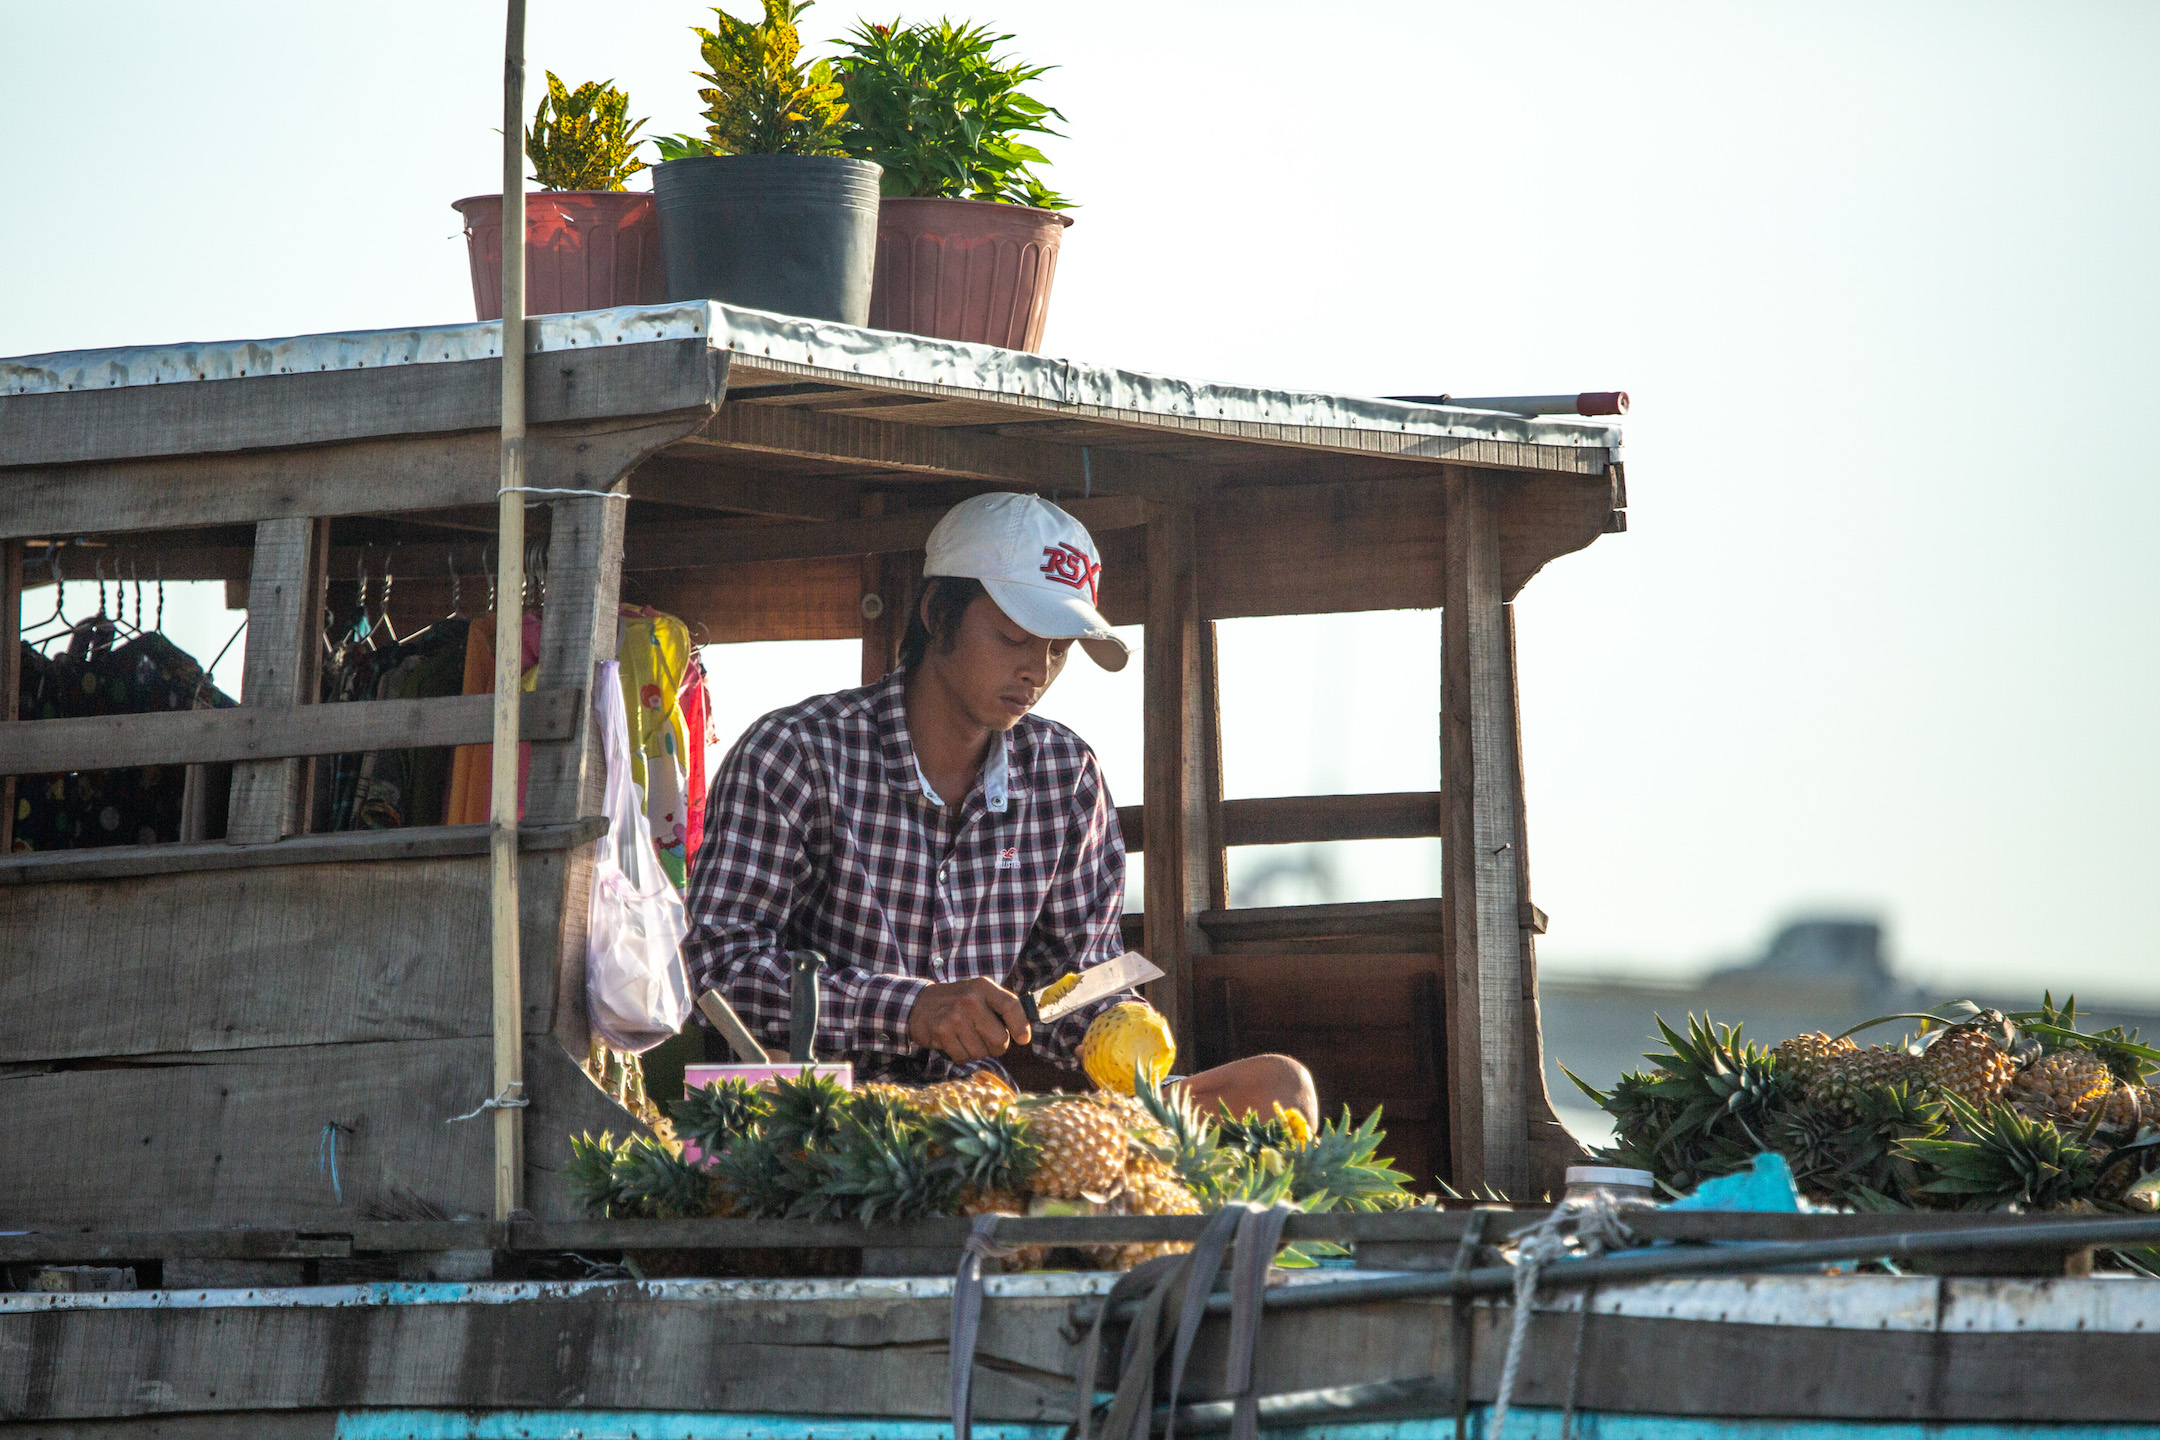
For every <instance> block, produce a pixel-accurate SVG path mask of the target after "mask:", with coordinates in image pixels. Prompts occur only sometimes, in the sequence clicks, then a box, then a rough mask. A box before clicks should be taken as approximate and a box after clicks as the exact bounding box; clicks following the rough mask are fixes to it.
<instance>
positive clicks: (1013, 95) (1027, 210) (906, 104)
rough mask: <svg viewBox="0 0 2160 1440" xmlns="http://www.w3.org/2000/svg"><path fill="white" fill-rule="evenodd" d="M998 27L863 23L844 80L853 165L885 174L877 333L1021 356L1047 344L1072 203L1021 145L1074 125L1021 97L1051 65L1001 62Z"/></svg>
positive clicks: (849, 46) (850, 40)
mask: <svg viewBox="0 0 2160 1440" xmlns="http://www.w3.org/2000/svg"><path fill="white" fill-rule="evenodd" d="M1010 39H1012V37H1011V36H1010V35H993V34H991V33H990V30H989V28H988V27H987V26H982V25H966V24H960V25H956V24H954V23H952V22H951V21H949V20H940V21H938V22H937V23H936V24H934V25H933V24H920V25H908V26H903V25H901V24H900V23H899V22H898V21H895V22H894V23H892V24H890V25H868V24H865V25H861V26H858V27H857V29H856V31H855V33H853V34H852V35H849V36H848V37H847V38H846V39H845V40H843V41H842V42H841V43H842V44H843V45H844V46H846V52H845V53H844V54H843V55H842V56H841V58H840V61H839V65H838V71H839V75H840V84H841V87H842V91H843V94H844V97H845V98H846V100H847V116H846V119H845V121H844V127H845V143H846V145H847V149H848V153H849V154H850V155H860V156H863V157H864V158H865V159H869V160H875V161H876V162H877V163H878V164H879V165H880V166H881V167H883V169H884V172H885V174H884V181H883V190H884V200H883V203H882V204H881V205H880V207H879V211H878V246H877V275H876V279H875V283H874V284H873V286H872V288H871V294H870V323H871V324H872V325H874V326H876V327H877V328H879V329H881V330H905V331H910V332H913V333H914V334H918V335H936V336H939V337H941V338H943V339H947V340H972V341H975V342H977V343H979V344H987V345H1003V346H1005V347H1007V348H1009V349H1015V350H1036V349H1040V348H1041V346H1042V333H1043V321H1044V320H1045V318H1046V317H1047V316H1048V314H1049V307H1050V284H1051V281H1052V279H1053V278H1054V277H1055V275H1056V273H1057V257H1058V245H1059V241H1060V239H1061V238H1062V236H1063V234H1064V231H1065V227H1067V226H1068V225H1070V224H1072V220H1071V219H1070V217H1068V216H1065V215H1061V214H1059V213H1058V212H1059V211H1061V210H1064V209H1066V208H1067V207H1068V205H1069V204H1070V203H1071V202H1069V201H1067V200H1066V199H1065V197H1063V196H1062V195H1059V194H1058V193H1057V192H1056V191H1054V190H1051V189H1050V188H1049V187H1048V186H1046V185H1044V184H1043V183H1042V181H1041V180H1040V179H1038V178H1037V177H1036V176H1035V174H1034V172H1033V171H1032V170H1030V169H1029V167H1030V166H1032V165H1043V164H1047V163H1048V161H1047V160H1046V159H1045V158H1044V156H1043V153H1042V152H1041V151H1040V150H1037V149H1036V148H1035V147H1034V146H1033V145H1032V144H1029V143H1028V142H1027V140H1026V139H1025V138H1024V137H1026V136H1031V135H1053V136H1054V135H1056V134H1057V133H1058V132H1057V131H1055V130H1053V129H1051V128H1050V121H1051V120H1052V119H1053V118H1055V119H1058V120H1063V119H1064V118H1065V117H1064V116H1062V115H1060V114H1058V112H1057V111H1055V110H1053V109H1051V108H1050V107H1049V106H1048V105H1045V104H1043V103H1042V102H1041V101H1039V100H1037V99H1035V98H1033V97H1032V96H1030V95H1027V94H1025V93H1023V91H1022V89H1021V87H1022V86H1024V85H1027V84H1029V83H1030V82H1032V81H1034V80H1035V79H1036V78H1038V77H1039V76H1041V75H1042V74H1043V73H1044V72H1045V71H1046V70H1047V69H1048V68H1049V67H1047V66H1028V65H1022V64H1020V63H1019V62H1017V61H1014V60H1011V59H1008V58H1004V57H1000V56H997V55H995V54H993V53H992V52H993V51H994V50H995V49H996V47H998V46H999V45H1002V44H1004V43H1005V42H1006V41H1008V40H1010Z"/></svg>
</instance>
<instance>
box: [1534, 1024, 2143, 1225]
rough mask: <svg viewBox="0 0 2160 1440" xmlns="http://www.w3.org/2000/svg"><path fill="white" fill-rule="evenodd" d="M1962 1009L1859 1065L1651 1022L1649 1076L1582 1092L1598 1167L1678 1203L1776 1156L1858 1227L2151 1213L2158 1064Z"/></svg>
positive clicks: (2067, 1030)
mask: <svg viewBox="0 0 2160 1440" xmlns="http://www.w3.org/2000/svg"><path fill="white" fill-rule="evenodd" d="M1959 1008H1960V1010H1961V1011H1963V1012H1965V1013H1967V1014H1968V1016H1969V1018H1966V1019H1964V1020H1961V1021H1957V1022H1956V1023H1952V1022H1951V1021H1950V1020H1948V1019H1945V1018H1941V1017H1937V1016H1933V1015H1925V1016H1918V1015H1912V1016H1905V1015H1901V1016H1888V1017H1885V1019H1886V1020H1911V1019H1917V1020H1921V1021H1922V1022H1923V1024H1922V1026H1921V1029H1920V1033H1919V1035H1918V1037H1917V1038H1914V1037H1907V1040H1906V1042H1905V1043H1903V1044H1898V1045H1878V1046H1873V1047H1867V1048H1863V1047H1861V1046H1860V1045H1859V1044H1857V1043H1856V1042H1855V1041H1853V1040H1852V1039H1850V1038H1849V1036H1842V1035H1841V1036H1838V1037H1836V1038H1832V1037H1831V1036H1829V1035H1826V1034H1821V1033H1815V1034H1807V1035H1796V1036H1794V1037H1793V1038H1792V1039H1790V1040H1787V1041H1785V1042H1784V1043H1782V1044H1780V1045H1778V1046H1776V1047H1775V1048H1773V1049H1767V1050H1766V1049H1763V1048H1762V1047H1760V1046H1757V1045H1754V1044H1751V1043H1747V1042H1744V1041H1743V1040H1742V1039H1741V1038H1740V1028H1739V1027H1738V1026H1716V1025H1712V1024H1711V1023H1710V1022H1709V1021H1708V1019H1707V1018H1706V1019H1704V1020H1701V1021H1697V1020H1696V1019H1695V1018H1694V1017H1693V1016H1690V1017H1689V1018H1688V1033H1687V1034H1685V1035H1682V1034H1680V1033H1679V1032H1677V1031H1676V1030H1674V1029H1673V1028H1672V1027H1671V1026H1669V1025H1667V1024H1666V1023H1665V1022H1664V1021H1663V1020H1662V1019H1660V1020H1659V1021H1658V1022H1657V1024H1658V1028H1659V1030H1660V1031H1662V1032H1663V1034H1664V1037H1665V1039H1666V1041H1667V1044H1668V1047H1669V1048H1668V1049H1667V1050H1666V1051H1662V1052H1658V1053H1654V1054H1651V1055H1648V1056H1646V1057H1645V1058H1646V1059H1648V1060H1650V1061H1651V1062H1652V1065H1653V1067H1654V1068H1653V1069H1652V1070H1649V1071H1645V1072H1636V1073H1633V1074H1629V1075H1625V1076H1622V1077H1621V1079H1620V1081H1619V1083H1618V1084H1616V1085H1615V1086H1614V1087H1613V1088H1612V1090H1611V1091H1610V1092H1603V1091H1599V1090H1596V1089H1594V1088H1592V1087H1591V1086H1589V1085H1585V1084H1583V1082H1582V1081H1581V1080H1579V1079H1576V1080H1575V1083H1576V1084H1577V1085H1579V1086H1581V1087H1582V1089H1583V1090H1584V1091H1585V1092H1586V1093H1587V1094H1589V1096H1590V1097H1591V1099H1592V1100H1594V1101H1596V1102H1597V1104H1598V1105H1599V1106H1600V1107H1601V1108H1602V1109H1604V1110H1606V1111H1607V1112H1608V1113H1610V1114H1611V1115H1612V1116H1613V1119H1614V1128H1615V1137H1614V1145H1613V1147H1612V1149H1611V1150H1610V1151H1609V1152H1608V1158H1610V1159H1611V1160H1612V1161H1613V1163H1616V1164H1624V1165H1629V1166H1633V1167H1636V1168H1639V1169H1644V1170H1649V1171H1650V1172H1652V1173H1653V1174H1654V1175H1656V1176H1657V1178H1658V1180H1659V1182H1660V1183H1661V1184H1663V1185H1664V1186H1666V1187H1667V1188H1668V1189H1670V1190H1672V1191H1674V1192H1675V1193H1679V1192H1682V1191H1685V1190H1687V1189H1689V1188H1691V1187H1693V1186H1694V1185H1696V1184H1699V1183H1700V1182H1701V1181H1703V1180H1706V1179H1709V1178H1711V1177H1712V1176H1715V1175H1720V1174H1724V1173H1726V1172H1728V1171H1732V1170H1737V1169H1740V1168H1742V1167H1744V1166H1746V1165H1748V1164H1750V1163H1752V1161H1753V1158H1754V1156H1755V1155H1757V1154H1758V1153H1760V1152H1762V1151H1765V1150H1774V1151H1776V1152H1778V1153H1779V1154H1781V1155H1783V1156H1785V1158H1786V1159H1787V1160H1788V1161H1789V1162H1790V1163H1791V1165H1792V1169H1793V1174H1794V1178H1795V1179H1796V1180H1797V1181H1798V1182H1799V1184H1800V1187H1801V1189H1802V1191H1803V1192H1804V1193H1806V1194H1807V1195H1808V1196H1809V1197H1810V1198H1812V1199H1815V1200H1818V1201H1824V1202H1828V1203H1831V1204H1837V1205H1844V1206H1850V1207H1853V1208H1858V1209H1894V1208H1910V1209H1969V1210H2065V1209H2069V1210H2144V1211H2149V1210H2153V1209H2156V1208H2160V1086H2155V1085H2153V1084H2150V1083H2148V1081H2149V1080H2151V1079H2152V1078H2153V1076H2154V1072H2155V1070H2156V1069H2160V1050H2155V1049H2152V1048H2150V1047H2148V1046H2145V1045H2141V1044H2139V1043H2138V1038H2137V1033H2136V1032H2135V1031H2128V1032H2126V1031H2124V1030H2123V1029H2122V1028H2121V1027H2119V1026H2117V1027H2112V1028H2110V1029H2107V1030H2100V1031H2095V1032H2092V1033H2086V1032H2083V1031H2080V1030H2079V1029H2078V1028H2077V1004H2076V1001H2075V1000H2074V999H2072V1000H2070V1001H2067V1002H2066V1003H2065V1004H2064V1005H2063V1006H2061V1007H2059V1008H2058V1007H2057V1006H2056V1004H2055V1002H2054V998H2053V997H2052V996H2049V997H2047V998H2045V999H2044V1000H2043V1001H2042V1003H2041V1005H2040V1008H2038V1009H2037V1010H2031V1011H2021V1012H2017V1013H2015V1014H2010V1015H2005V1014H2004V1013H2002V1012H2001V1011H1997V1010H1980V1009H1978V1008H1977V1007H1974V1006H1971V1005H1970V1004H1969V1003H1967V1004H1964V1005H1962V1006H1961V1007H1959ZM1873 1023H1881V1022H1873ZM1859 1028H1863V1029H1864V1028H1866V1027H1865V1026H1863V1027H1859ZM1569 1078H1570V1079H1575V1077H1574V1076H1572V1075H1570V1076H1569Z"/></svg>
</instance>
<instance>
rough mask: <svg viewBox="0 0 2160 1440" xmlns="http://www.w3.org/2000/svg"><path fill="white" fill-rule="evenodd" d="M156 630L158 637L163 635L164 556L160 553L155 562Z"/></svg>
mask: <svg viewBox="0 0 2160 1440" xmlns="http://www.w3.org/2000/svg"><path fill="white" fill-rule="evenodd" d="M157 628H158V633H159V634H160V635H162V634H164V633H165V556H164V555H163V554H162V553H160V554H159V556H158V560H157Z"/></svg>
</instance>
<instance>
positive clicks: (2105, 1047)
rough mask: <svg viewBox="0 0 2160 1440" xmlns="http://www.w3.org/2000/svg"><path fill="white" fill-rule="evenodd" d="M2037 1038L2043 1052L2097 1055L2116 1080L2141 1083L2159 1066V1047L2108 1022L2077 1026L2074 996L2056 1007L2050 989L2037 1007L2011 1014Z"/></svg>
mask: <svg viewBox="0 0 2160 1440" xmlns="http://www.w3.org/2000/svg"><path fill="white" fill-rule="evenodd" d="M2011 1018H2012V1019H2013V1020H2016V1021H2019V1022H2022V1023H2023V1025H2024V1026H2025V1029H2026V1030H2027V1031H2029V1032H2030V1033H2031V1034H2032V1035H2034V1036H2035V1037H2037V1038H2038V1039H2039V1041H2040V1045H2041V1049H2042V1050H2043V1051H2044V1052H2049V1053H2052V1052H2055V1051H2061V1050H2084V1051H2089V1052H2090V1053H2092V1054H2093V1055H2096V1056H2098V1057H2099V1058H2100V1059H2101V1061H2103V1062H2104V1063H2105V1064H2106V1065H2107V1067H2108V1069H2109V1071H2110V1072H2112V1073H2113V1074H2114V1076H2115V1078H2116V1079H2118V1080H2122V1081H2125V1082H2127V1083H2129V1084H2132V1085H2142V1084H2143V1083H2145V1078H2146V1076H2148V1075H2150V1074H2151V1073H2152V1072H2153V1070H2154V1069H2155V1068H2160V1049H2154V1048H2153V1047H2152V1046H2150V1045H2142V1044H2139V1043H2138V1032H2137V1031H2135V1030H2125V1029H2124V1028H2123V1027H2122V1026H2120V1025H2110V1026H2109V1027H2108V1028H2107V1029H2105V1030H2096V1031H2091V1032H2087V1031H2083V1030H2080V1029H2078V1028H2077V997H2076V996H2075V995H2070V996H2066V997H2064V1000H2063V1003H2062V1006H2061V1008H2060V1009H2058V1008H2057V1007H2056V1005H2055V997H2054V995H2053V993H2052V992H2043V993H2042V996H2041V1000H2040V1008H2039V1009H2037V1010H2023V1011H2019V1012H2018V1013H2017V1014H2015V1015H2013V1016H2012V1017H2011Z"/></svg>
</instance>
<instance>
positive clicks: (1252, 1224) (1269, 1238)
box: [1223, 1200, 1297, 1440]
mask: <svg viewBox="0 0 2160 1440" xmlns="http://www.w3.org/2000/svg"><path fill="white" fill-rule="evenodd" d="M1296 1213H1297V1207H1296V1206H1295V1205H1292V1204H1290V1203H1289V1202H1288V1201H1284V1200H1278V1201H1277V1202H1275V1203H1274V1204H1273V1205H1270V1206H1269V1207H1268V1208H1267V1209H1265V1210H1260V1209H1257V1208H1255V1209H1250V1210H1247V1211H1246V1212H1245V1214H1244V1215H1243V1216H1241V1217H1240V1218H1239V1220H1238V1231H1237V1254H1236V1256H1235V1257H1233V1259H1232V1260H1231V1262H1230V1347H1229V1348H1230V1357H1229V1358H1230V1364H1229V1371H1228V1374H1227V1375H1225V1377H1224V1380H1223V1390H1224V1393H1226V1394H1227V1395H1229V1396H1230V1397H1231V1398H1232V1399H1234V1400H1236V1401H1237V1414H1236V1418H1235V1419H1233V1420H1232V1421H1231V1424H1230V1440H1260V1397H1259V1396H1258V1395H1256V1394H1254V1393H1253V1351H1254V1350H1255V1349H1256V1348H1257V1347H1258V1345H1259V1341H1260V1301H1261V1298H1262V1296H1263V1295H1264V1293H1265V1292H1266V1290H1267V1275H1268V1267H1269V1265H1270V1264H1271V1263H1273V1261H1274V1259H1275V1247H1276V1246H1277V1245H1278V1244H1280V1243H1281V1241H1282V1230H1283V1222H1284V1221H1285V1220H1288V1219H1289V1218H1290V1217H1291V1216H1292V1215H1295V1214H1296Z"/></svg>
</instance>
